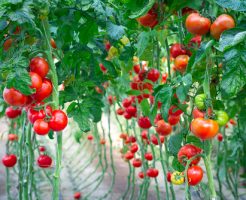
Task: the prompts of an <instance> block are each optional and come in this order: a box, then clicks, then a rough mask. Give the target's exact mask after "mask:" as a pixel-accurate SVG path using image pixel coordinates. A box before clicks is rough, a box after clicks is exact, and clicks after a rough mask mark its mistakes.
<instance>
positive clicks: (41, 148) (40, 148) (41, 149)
mask: <svg viewBox="0 0 246 200" xmlns="http://www.w3.org/2000/svg"><path fill="white" fill-rule="evenodd" d="M38 149H39V151H40V152H45V151H46V148H45V147H44V146H39V147H38Z"/></svg>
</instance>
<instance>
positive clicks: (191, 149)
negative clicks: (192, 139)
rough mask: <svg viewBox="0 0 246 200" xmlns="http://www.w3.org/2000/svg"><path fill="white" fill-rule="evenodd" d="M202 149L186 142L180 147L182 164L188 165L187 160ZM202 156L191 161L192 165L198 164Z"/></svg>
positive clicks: (179, 155)
mask: <svg viewBox="0 0 246 200" xmlns="http://www.w3.org/2000/svg"><path fill="white" fill-rule="evenodd" d="M201 152H202V150H201V149H200V148H198V147H196V146H194V145H192V144H186V145H184V146H182V147H181V148H180V149H179V152H178V160H179V162H180V163H181V164H182V165H184V166H185V165H186V163H187V161H188V160H189V159H190V158H192V157H193V156H195V155H197V154H200V153H201ZM200 159H201V158H200V157H197V158H196V159H194V160H193V161H192V162H191V165H197V164H198V163H199V161H200Z"/></svg>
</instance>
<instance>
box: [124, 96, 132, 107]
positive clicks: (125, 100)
mask: <svg viewBox="0 0 246 200" xmlns="http://www.w3.org/2000/svg"><path fill="white" fill-rule="evenodd" d="M131 104H132V101H131V99H129V98H125V99H123V101H122V105H123V107H124V108H127V107H128V106H130V105H131Z"/></svg>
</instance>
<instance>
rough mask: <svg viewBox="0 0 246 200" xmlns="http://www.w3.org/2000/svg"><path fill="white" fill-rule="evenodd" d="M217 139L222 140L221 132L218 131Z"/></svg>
mask: <svg viewBox="0 0 246 200" xmlns="http://www.w3.org/2000/svg"><path fill="white" fill-rule="evenodd" d="M217 139H218V141H219V142H222V141H223V135H222V134H221V133H218V135H217Z"/></svg>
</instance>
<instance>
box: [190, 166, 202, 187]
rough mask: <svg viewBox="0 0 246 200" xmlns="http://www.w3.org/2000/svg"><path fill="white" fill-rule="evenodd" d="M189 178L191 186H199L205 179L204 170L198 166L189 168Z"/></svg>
mask: <svg viewBox="0 0 246 200" xmlns="http://www.w3.org/2000/svg"><path fill="white" fill-rule="evenodd" d="M187 177H188V183H189V185H192V186H194V185H197V184H198V183H200V182H201V180H202V177H203V171H202V168H201V167H199V166H197V165H195V166H191V167H189V168H188V170H187Z"/></svg>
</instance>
